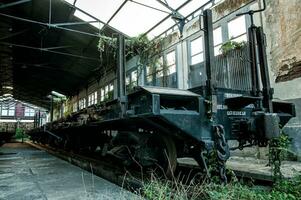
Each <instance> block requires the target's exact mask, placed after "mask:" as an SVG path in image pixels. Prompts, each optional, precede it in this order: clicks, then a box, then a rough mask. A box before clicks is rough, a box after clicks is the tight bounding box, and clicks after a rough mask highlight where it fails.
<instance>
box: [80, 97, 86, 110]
mask: <svg viewBox="0 0 301 200" xmlns="http://www.w3.org/2000/svg"><path fill="white" fill-rule="evenodd" d="M84 108H86V99H85V98H82V99H80V100H79V109H80V110H81V109H84Z"/></svg>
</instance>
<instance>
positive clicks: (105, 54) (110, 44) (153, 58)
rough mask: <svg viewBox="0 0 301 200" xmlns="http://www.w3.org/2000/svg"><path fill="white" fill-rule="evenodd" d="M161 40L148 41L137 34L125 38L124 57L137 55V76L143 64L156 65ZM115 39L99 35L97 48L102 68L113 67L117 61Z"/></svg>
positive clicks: (160, 49) (145, 37) (128, 57)
mask: <svg viewBox="0 0 301 200" xmlns="http://www.w3.org/2000/svg"><path fill="white" fill-rule="evenodd" d="M161 43H162V41H161V40H156V41H153V40H152V41H150V40H149V39H148V38H147V36H146V35H139V36H137V37H132V38H129V39H126V40H125V54H126V58H127V59H130V58H132V57H134V56H139V59H138V61H137V67H138V76H139V75H140V74H141V71H142V67H143V66H152V67H156V66H157V63H158V58H159V54H160V52H161V51H162V47H161V46H162V45H161ZM117 49H118V44H117V39H116V38H111V37H106V36H102V35H101V36H100V38H99V42H98V50H99V52H100V60H101V62H102V63H101V65H102V66H104V68H115V66H116V63H117Z"/></svg>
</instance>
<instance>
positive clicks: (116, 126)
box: [29, 10, 295, 181]
mask: <svg viewBox="0 0 301 200" xmlns="http://www.w3.org/2000/svg"><path fill="white" fill-rule="evenodd" d="M202 21H204V30H205V37H204V38H205V53H206V61H205V64H206V66H205V68H206V75H207V80H206V85H205V86H200V87H197V88H193V89H191V91H188V90H180V89H174V88H162V87H145V86H140V87H137V88H135V90H134V91H133V92H132V93H130V94H128V95H125V60H124V59H125V54H124V48H125V44H124V36H122V35H120V36H119V37H118V43H119V49H118V71H117V77H118V99H117V100H113V101H109V102H105V103H103V104H101V105H98V106H96V107H95V108H88V109H85V110H82V111H80V112H79V113H77V114H73V115H72V116H71V117H70V118H68V119H66V120H64V121H62V122H61V121H57V122H53V123H51V124H47V125H46V129H44V130H43V129H35V130H33V131H32V132H30V133H29V134H30V135H31V137H32V138H33V139H34V140H40V141H42V142H44V138H48V137H50V136H53V135H51V134H49V133H47V132H46V131H45V130H48V131H50V132H51V133H53V134H54V135H55V136H57V137H59V138H62V139H61V140H63V141H65V144H68V145H69V146H71V147H72V148H75V149H80V148H87V147H89V148H91V149H94V147H95V145H99V146H102V148H103V151H104V154H106V152H107V151H109V152H110V155H114V154H115V157H117V158H125V160H126V161H128V160H131V159H132V158H131V157H130V156H132V155H134V156H138V158H137V159H140V160H141V161H143V163H151V162H152V161H151V160H147V157H148V156H149V155H152V154H157V155H159V151H162V149H159V150H158V146H159V145H158V144H151V147H149V146H147V144H146V142H145V141H147V140H148V139H149V138H150V137H155V136H156V135H159V136H162V135H163V136H164V137H167V138H168V140H170V141H172V143H175V144H177V146H176V151H177V152H176V153H177V154H178V155H181V156H195V157H196V159H197V160H198V162H199V163H200V164H201V165H202V166H203V167H204V168H205V170H206V168H207V165H206V163H204V160H205V159H204V154H203V153H204V151H207V152H210V151H212V150H213V149H215V150H217V152H218V158H219V173H220V174H221V177H222V178H223V179H224V181H226V177H225V168H224V164H225V161H226V159H227V158H228V155H229V154H228V153H229V148H228V146H227V142H226V140H230V139H234V140H237V141H239V147H238V148H244V147H246V146H249V145H260V146H266V145H267V141H268V140H269V139H271V138H273V137H277V136H278V135H279V132H280V131H279V127H278V125H279V124H285V123H286V122H287V120H288V119H290V118H291V117H293V116H294V115H295V112H294V105H293V104H288V103H273V102H271V95H270V93H267V91H270V89H269V87H270V86H269V82H268V81H269V79H268V75H267V74H266V73H267V65H266V60H265V58H264V57H265V56H266V55H265V51H264V49H263V48H264V45H263V44H262V46H260V47H257V46H256V43H259V41H262V40H263V34H262V30H260V29H258V28H257V27H255V26H254V25H253V26H251V28H250V29H249V33H250V41H249V42H250V44H249V45H250V50H251V55H250V56H251V57H252V67H253V68H252V80H253V82H252V84H253V87H252V89H253V93H252V95H250V91H249V90H248V89H249V88H248V89H246V90H242V89H240V90H236V89H235V88H234V89H233V88H231V87H229V88H219V87H217V86H218V85H216V84H215V82H217V81H218V79H216V78H213V76H214V73H216V71H214V70H213V69H215V59H214V49H213V34H212V33H213V28H212V13H211V11H209V10H207V11H205V12H204V16H203V20H202ZM256 33H257V34H256ZM257 53H260V54H261V55H260V56H259V58H257V56H256V54H257ZM258 59H259V64H260V65H259V66H257V63H258V62H257V61H258ZM232 64H233V75H234V76H237V75H238V74H239V71H238V69H236V68H239V67H240V64H241V63H238V62H233V63H232ZM258 67H260V69H261V75H262V76H263V77H262V82H263V87H264V91H266V92H263V97H262V96H261V90H260V88H259V76H258ZM212 72H213V73H212ZM235 84H236V85H239V84H242V85H247V83H245V80H243V79H237V80H236V83H235ZM269 95H270V96H269ZM263 99H264V100H263ZM262 105H263V106H262ZM265 108H266V109H265ZM273 108H274V109H273ZM272 109H273V110H274V113H271V110H272ZM113 132H115V135H114V134H113ZM87 133H89V135H88V136H87ZM99 133H102V134H99ZM158 138H160V137H158ZM137 141H139V142H138V143H137ZM154 141H156V140H154ZM59 142H60V141H58V143H59ZM68 145H66V146H68ZM106 145H107V147H105V146H106ZM114 145H115V146H114ZM107 148H109V150H108V149H107ZM129 151H134V153H133V154H131V153H132V152H130V156H129V155H128V154H129ZM156 151H157V152H156ZM150 152H151V153H150ZM161 153H162V152H161ZM173 161H174V160H173Z"/></svg>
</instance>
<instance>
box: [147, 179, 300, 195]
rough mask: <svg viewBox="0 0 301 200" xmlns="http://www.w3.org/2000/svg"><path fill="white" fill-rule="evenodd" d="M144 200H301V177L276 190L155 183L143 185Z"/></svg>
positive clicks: (240, 186)
mask: <svg viewBox="0 0 301 200" xmlns="http://www.w3.org/2000/svg"><path fill="white" fill-rule="evenodd" d="M143 197H144V198H146V199H149V200H171V199H176V200H188V199H189V200H197V199H203V200H297V199H301V176H299V177H296V178H294V179H291V180H286V181H281V182H279V183H277V185H275V186H274V187H273V188H269V187H258V186H257V187H256V186H254V185H251V186H248V185H245V184H243V183H239V182H237V181H234V182H232V183H230V184H228V185H220V184H215V183H202V184H196V185H193V184H189V185H184V184H181V183H180V182H175V181H174V182H171V181H162V180H159V179H152V180H151V181H150V182H148V183H146V184H145V185H144V188H143Z"/></svg>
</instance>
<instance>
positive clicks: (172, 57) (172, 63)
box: [166, 51, 177, 75]
mask: <svg viewBox="0 0 301 200" xmlns="http://www.w3.org/2000/svg"><path fill="white" fill-rule="evenodd" d="M166 66H167V72H166V73H167V75H171V74H173V73H176V71H177V70H176V52H175V51H172V52H170V53H168V54H167V55H166Z"/></svg>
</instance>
